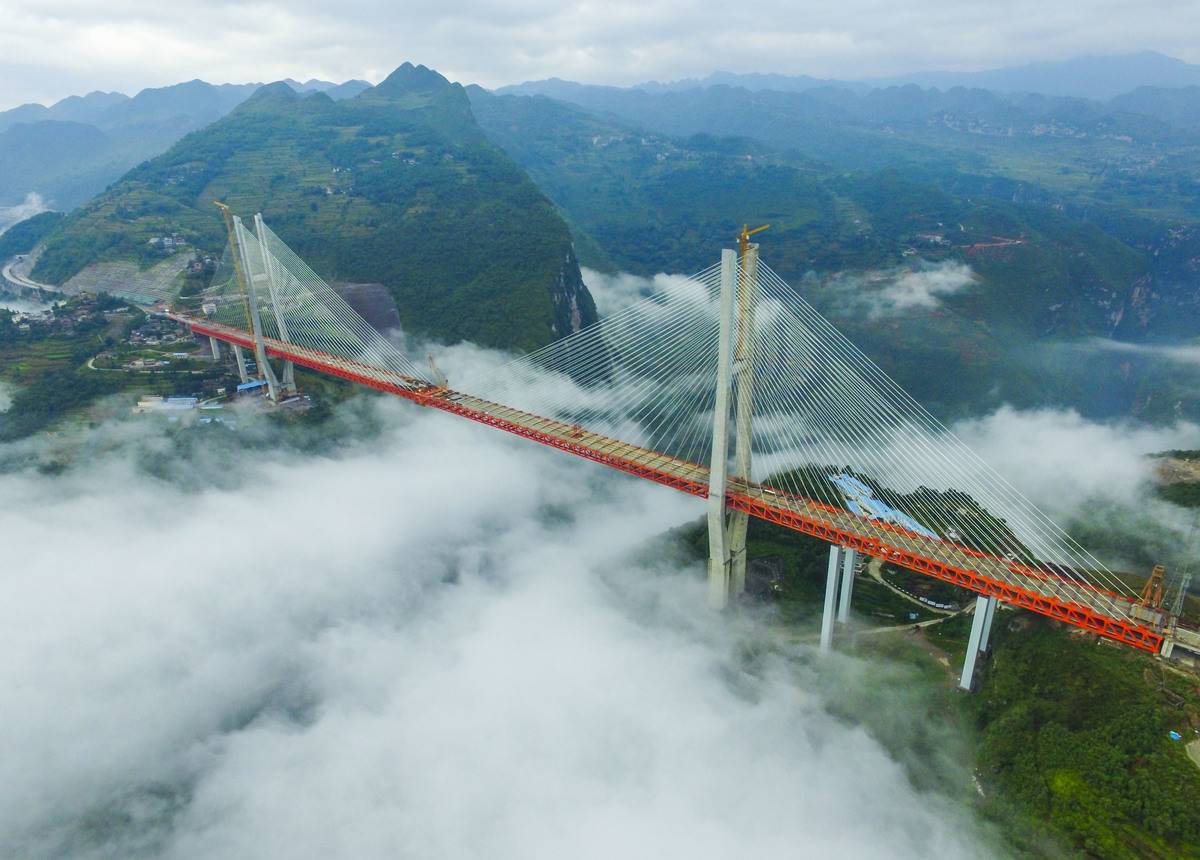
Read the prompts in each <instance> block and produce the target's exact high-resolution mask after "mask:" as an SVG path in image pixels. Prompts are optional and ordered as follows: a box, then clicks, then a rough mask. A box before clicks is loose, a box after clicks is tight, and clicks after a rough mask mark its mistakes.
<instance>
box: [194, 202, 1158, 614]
mask: <svg viewBox="0 0 1200 860" xmlns="http://www.w3.org/2000/svg"><path fill="white" fill-rule="evenodd" d="M257 223H258V225H259V229H258V235H256V234H255V233H254V232H253V231H252V230H250V229H249V228H248V227H246V226H245V225H243V224H241V223H240V222H238V225H237V230H238V242H239V244H240V246H241V248H242V249H243V250H242V256H241V259H242V265H243V267H244V269H245V276H246V278H247V279H248V281H249V283H250V285H251V292H252V293H253V298H252V299H251V298H250V297H249V296H247V295H246V293H245V291H244V290H242V288H241V284H240V283H239V279H238V278H237V277H236V276H235V270H234V266H233V264H232V263H233V261H232V259H231V256H230V253H229V252H227V254H226V257H225V258H224V259H223V260H222V263H221V265H220V267H219V268H218V271H217V273H216V275H215V276H214V278H213V281H212V285H211V286H210V288H209V289H208V291H206V293H205V294H204V296H203V298H202V302H203V309H204V313H205V314H206V315H208V316H210V317H212V318H215V319H216V320H217V321H219V322H222V323H224V324H226V325H233V326H236V327H239V328H243V329H247V330H248V329H249V328H250V320H251V317H252V316H253V314H254V311H255V310H257V312H258V316H259V318H260V320H261V324H262V327H263V330H264V334H265V335H266V336H267V337H270V338H278V339H280V340H285V341H290V342H292V343H295V344H299V345H302V346H306V347H310V348H312V349H317V350H320V351H322V352H326V353H330V354H333V355H337V356H341V357H343V358H347V359H351V360H353V361H357V362H361V363H363V364H368V365H371V366H373V367H376V368H380V369H384V370H389V371H393V372H396V373H400V374H403V375H405V376H409V377H414V378H420V377H421V374H419V373H418V372H417V370H416V367H415V365H414V364H413V362H412V361H410V360H409V358H408V357H407V356H405V355H404V354H403V353H402V352H401V351H400V350H399V349H398V348H397V347H396V346H395V345H393V344H392V343H391V342H390V341H388V340H387V339H386V338H384V337H383V336H382V335H381V334H379V332H378V331H376V330H375V329H374V328H373V327H372V326H371V325H370V324H369V323H367V322H366V321H365V320H364V319H363V318H362V317H361V316H359V315H358V314H357V313H356V312H355V311H354V310H353V309H352V308H351V307H350V305H349V304H348V303H347V302H346V301H345V300H344V299H343V298H342V297H341V296H340V295H339V294H338V293H337V292H336V291H335V290H334V289H333V288H332V287H330V286H329V285H328V284H327V283H325V281H323V280H322V279H321V278H320V277H318V276H317V275H316V274H315V273H314V272H313V271H312V270H311V269H310V268H309V267H308V266H307V265H305V264H304V262H303V261H302V260H301V259H300V258H299V257H298V256H296V254H295V253H293V252H292V250H291V249H290V248H288V247H287V245H286V244H284V243H283V241H282V240H280V239H279V237H278V236H276V235H275V234H274V233H273V232H272V231H271V230H270V228H268V227H266V225H265V224H262V222H261V221H258V222H257ZM720 281H721V271H720V266H719V264H717V265H713V266H711V267H709V268H708V269H705V270H703V271H701V272H698V273H696V274H695V275H693V276H691V277H689V278H680V279H674V280H672V281H669V282H668V285H667V287H666V288H665V289H664V290H662V291H661V292H659V293H657V294H655V295H653V296H650V297H648V298H645V299H643V300H641V301H639V302H636V303H634V304H633V305H631V306H629V307H628V308H626V309H624V310H623V311H621V312H619V313H617V314H614V315H612V316H609V317H606V318H604V319H603V320H600V321H599V322H597V323H596V324H594V325H592V326H589V327H588V328H585V329H583V330H581V331H579V332H576V333H574V334H572V335H569V336H568V337H565V338H562V339H561V340H558V341H555V342H553V343H551V344H549V345H547V346H545V347H544V348H542V349H540V350H537V351H536V352H533V353H530V354H528V355H524V356H521V357H519V358H516V359H514V360H513V361H511V362H509V363H508V364H506V365H504V366H502V367H500V368H497V369H496V370H495V371H494V372H492V373H490V374H487V375H485V376H483V377H482V378H481V379H479V380H477V381H476V382H475V383H473V384H472V388H473V389H474V390H472V391H470V392H468V393H470V394H474V395H477V396H480V397H484V398H486V399H487V400H489V401H491V402H494V403H502V404H505V405H507V406H511V407H515V408H517V409H521V410H524V411H526V412H529V413H532V414H534V415H538V416H543V417H545V418H553V419H556V420H558V421H562V422H566V423H570V424H573V425H577V426H579V427H580V428H583V429H586V430H588V431H591V432H592V433H598V434H601V435H603V436H606V437H609V438H612V439H617V440H620V441H622V442H626V443H629V444H633V445H637V446H640V447H642V448H645V449H649V450H652V451H655V452H658V453H659V454H662V455H666V456H669V457H672V458H675V459H676V460H681V461H685V462H686V463H689V464H695V465H696V466H699V467H707V466H708V460H709V454H710V448H711V439H712V428H713V421H714V416H713V409H714V408H715V407H714V405H715V392H716V381H717V356H718V352H719V350H718V340H719V332H720V324H719V319H718V315H719V306H720V302H719V297H720ZM734 289H735V290H736V291H737V293H738V296H737V298H738V299H739V301H737V302H735V306H738V307H742V308H745V309H746V317H745V319H742V320H734V323H733V325H732V326H731V329H730V331H731V339H733V340H736V339H737V337H738V336H739V326H740V327H741V335H742V336H744V337H747V336H748V344H744V346H748V348H746V349H745V350H744V351H743V352H742V353H741V354H742V355H743V364H741V365H739V366H736V367H734V368H733V372H732V380H733V386H734V389H735V390H734V392H732V393H733V395H734V396H732V397H731V398H730V403H731V404H737V403H738V402H739V401H741V402H743V403H744V402H747V398H745V397H741V396H739V395H741V394H742V392H740V391H738V390H737V387H738V386H740V385H743V384H745V385H750V386H752V390H751V392H750V397H749V398H748V402H749V403H750V404H751V409H752V412H753V423H752V436H751V446H750V447H751V451H750V454H751V456H750V461H751V470H750V474H749V475H742V476H737V475H734V477H735V478H740V479H742V480H744V481H746V482H753V483H755V484H760V485H764V486H768V487H772V488H775V489H776V490H778V491H781V492H784V493H786V494H789V495H790V496H792V497H795V498H796V499H801V500H807V502H810V503H815V504H818V505H825V506H832V507H834V508H837V509H839V510H841V511H847V512H849V513H851V514H853V515H855V516H859V517H861V518H863V519H866V520H871V521H874V522H876V523H878V522H884V523H887V524H889V526H890V527H895V528H899V529H901V530H903V531H904V532H905V533H906V534H907V535H908V539H909V540H910V542H912V541H915V542H917V544H918V545H919V546H920V547H921V552H922V553H923V554H924V555H925V556H926V557H929V558H932V559H935V560H939V561H943V562H946V563H947V564H950V565H953V564H954V563H955V559H959V560H961V558H962V548H963V547H965V548H967V549H969V550H971V551H973V552H976V553H982V554H985V555H987V556H990V557H992V558H993V559H999V560H1002V561H1003V563H1004V564H1006V565H1013V566H1020V567H1021V568H1026V569H1030V570H1032V571H1035V572H1037V574H1038V575H1039V576H1040V578H1041V580H1042V581H1043V583H1044V591H1045V592H1046V593H1047V594H1049V595H1054V596H1057V597H1059V598H1060V599H1062V600H1064V601H1067V602H1071V601H1072V600H1073V599H1075V597H1077V596H1078V587H1079V586H1086V587H1087V588H1089V590H1091V591H1093V592H1095V593H1096V599H1097V600H1099V601H1101V602H1103V601H1108V603H1109V604H1110V607H1111V609H1112V610H1113V613H1114V615H1122V614H1124V613H1123V609H1122V608H1121V607H1120V606H1119V605H1118V602H1119V603H1122V604H1124V605H1125V606H1127V605H1128V603H1127V599H1128V598H1129V597H1132V596H1134V595H1133V593H1132V591H1131V590H1130V589H1129V588H1128V587H1127V586H1126V585H1125V584H1124V583H1123V582H1122V581H1121V580H1120V579H1118V578H1117V577H1116V576H1115V575H1113V574H1112V573H1111V572H1110V571H1108V570H1107V569H1106V568H1105V567H1104V566H1103V565H1102V564H1101V563H1100V562H1099V561H1097V560H1096V559H1095V558H1094V557H1093V556H1091V555H1090V554H1089V553H1088V552H1087V551H1086V550H1085V549H1084V548H1083V547H1081V546H1080V545H1079V544H1078V543H1077V542H1076V541H1074V540H1073V539H1072V538H1071V537H1070V536H1069V535H1068V534H1067V533H1066V532H1065V531H1063V530H1062V529H1061V528H1059V527H1058V526H1057V525H1056V524H1055V523H1054V522H1052V521H1051V520H1050V518H1049V517H1047V516H1046V515H1045V514H1044V513H1043V512H1042V511H1040V510H1039V509H1038V508H1037V507H1036V506H1035V505H1034V504H1033V503H1032V502H1030V501H1029V500H1028V499H1027V498H1025V497H1024V496H1023V495H1022V494H1021V493H1019V492H1018V491H1017V490H1016V489H1015V488H1014V487H1013V486H1012V485H1011V484H1010V483H1008V482H1007V481H1006V480H1004V478H1002V477H1001V476H1000V475H999V474H997V473H996V472H995V471H994V470H993V469H991V468H990V467H989V466H987V464H986V463H984V462H983V461H982V460H981V459H980V458H979V456H978V455H976V454H975V453H974V452H973V451H972V450H971V449H970V448H969V447H968V446H967V445H965V444H964V443H963V442H962V441H961V440H960V439H959V438H958V437H957V436H955V435H954V433H953V432H951V431H950V430H949V429H948V428H947V427H945V426H944V425H943V424H942V423H941V422H939V421H938V420H937V419H936V418H935V417H934V416H932V415H931V414H930V413H929V412H928V411H926V410H925V409H924V408H922V407H921V406H920V404H918V403H917V402H916V401H915V400H914V399H913V398H912V397H911V396H910V395H909V394H908V393H907V392H905V391H904V390H903V389H902V388H901V387H900V386H899V385H897V384H896V382H895V381H894V380H892V379H891V378H890V377H889V376H888V375H887V374H886V373H885V372H884V371H883V370H882V369H880V368H879V367H878V365H876V364H875V363H874V362H872V361H871V360H870V359H869V358H867V356H866V355H864V354H863V353H862V351H860V350H859V349H858V348H857V347H855V346H854V344H852V343H851V342H850V341H849V340H848V339H847V338H846V337H845V336H844V335H842V334H841V332H839V331H838V330H837V329H836V328H835V327H834V326H833V325H832V324H830V323H829V321H828V320H826V319H825V318H824V317H822V316H821V315H820V314H819V313H818V312H817V311H816V310H815V309H814V308H813V307H812V306H811V305H810V304H809V303H808V302H806V301H805V300H804V298H803V297H802V296H801V295H800V294H799V293H798V292H797V291H796V290H795V289H793V288H792V287H791V286H790V285H789V284H787V283H786V282H785V281H784V280H783V279H782V278H780V277H779V275H777V274H776V273H775V272H774V271H772V270H771V269H770V267H769V266H767V265H765V264H763V263H759V265H758V268H757V275H756V276H755V277H754V279H753V282H751V280H750V279H749V278H748V276H747V273H746V272H744V271H742V270H741V269H738V270H737V272H736V281H735V286H734ZM730 347H731V354H733V353H734V352H735V350H733V344H732V343H731V344H730ZM736 408H738V407H737V406H732V407H731V411H733V410H735V409H736ZM726 419H727V420H730V419H731V416H726ZM734 438H735V434H732V433H731V445H732V444H733V442H732V440H733V439H734ZM736 453H737V452H736V451H735V450H731V451H730V457H731V462H736V459H744V458H736ZM735 458H736V459H735ZM729 471H730V474H731V475H732V474H733V469H732V468H730V469H729ZM1108 593H1111V594H1112V597H1108V596H1106V594H1108Z"/></svg>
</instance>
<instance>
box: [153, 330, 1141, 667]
mask: <svg viewBox="0 0 1200 860" xmlns="http://www.w3.org/2000/svg"><path fill="white" fill-rule="evenodd" d="M173 318H174V319H176V320H177V321H179V322H183V323H186V324H187V325H190V326H191V327H192V330H193V331H194V332H196V333H198V334H202V335H207V336H209V337H215V338H217V339H218V340H224V341H227V342H230V343H236V344H238V345H239V346H244V347H252V346H253V339H252V338H251V337H250V336H249V335H248V334H246V333H244V332H242V331H240V330H238V329H234V328H230V327H228V326H224V325H220V324H214V323H207V322H201V321H196V320H192V319H190V318H188V317H181V316H174V315H173ZM267 352H268V353H269V354H271V355H274V356H276V357H277V358H286V359H288V360H290V361H293V362H295V363H296V364H299V365H302V366H304V367H307V368H310V369H311V370H316V371H318V372H321V373H327V374H330V375H332V376H337V377H339V378H341V379H345V380H348V381H350V382H355V383H358V384H360V385H366V386H368V387H370V388H374V389H376V390H379V391H384V392H387V393H389V394H394V395H396V396H398V397H403V398H405V399H407V400H411V401H412V402H414V403H417V404H419V405H421V406H428V407H431V408H434V409H440V410H441V411H443V412H449V413H451V414H454V415H459V416H461V417H463V418H469V419H471V420H472V421H476V422H478V423H480V424H485V425H487V426H489V427H495V428H497V429H499V430H504V431H506V432H508V433H512V434H514V435H517V436H521V437H523V438H525V439H530V440H532V441H534V442H538V443H541V444H543V445H547V446H549V447H552V448H557V449H558V450H560V451H566V452H567V453H569V454H574V455H576V456H578V457H583V458H584V459H587V460H591V461H593V462H596V463H602V464H603V465H605V466H609V467H610V468H614V469H617V470H619V471H622V472H625V473H627V474H630V475H634V476H636V477H639V478H643V479H645V480H648V481H653V482H655V483H657V484H662V485H664V486H667V487H671V488H673V489H676V490H679V491H681V492H684V493H688V494H690V495H693V496H698V497H700V498H704V497H706V496H707V495H708V484H707V482H705V481H700V480H695V479H692V478H688V477H685V476H682V475H677V474H673V473H671V472H668V471H665V470H662V469H657V468H654V467H652V466H648V465H645V464H643V463H638V462H636V461H634V460H631V459H629V458H627V457H621V456H618V455H615V454H612V453H606V452H604V451H601V450H598V449H596V448H593V447H591V446H589V445H586V444H584V443H581V442H578V441H573V440H572V439H571V438H566V439H564V438H561V437H559V436H555V435H553V434H551V433H547V432H544V431H541V430H537V429H535V428H532V427H528V426H525V425H522V424H518V423H515V422H513V421H508V420H506V419H504V418H501V417H499V416H496V415H491V414H489V413H487V412H483V411H480V410H478V409H473V408H471V407H469V406H465V405H463V404H461V403H458V402H456V401H455V400H451V399H448V395H454V394H456V392H451V391H448V390H447V389H444V388H436V387H432V386H429V387H424V388H420V387H414V388H408V387H405V386H403V385H397V384H395V383H391V382H388V381H385V380H381V379H378V378H376V377H375V376H373V375H371V372H373V371H374V372H378V371H379V369H378V368H373V367H370V366H369V365H364V364H361V363H359V362H354V361H351V360H348V359H343V358H341V357H340V356H333V355H330V356H329V359H330V360H329V361H326V360H324V359H323V357H322V354H321V353H320V352H319V351H318V350H313V349H308V348H303V349H297V348H296V347H295V346H294V345H292V344H285V343H282V342H275V341H271V340H268V342H267ZM358 368H361V369H362V370H361V371H360V370H358ZM413 382H414V383H415V384H418V385H420V384H422V383H421V382H420V381H419V380H413ZM424 384H425V385H426V386H427V385H428V384H427V383H424ZM472 399H474V398H472ZM773 492H774V493H775V495H777V496H780V497H790V496H789V494H786V493H784V492H783V491H780V490H773ZM804 501H805V503H806V504H807V506H809V507H812V508H816V509H819V510H829V511H830V512H831V513H833V512H836V513H838V514H844V513H845V512H844V511H841V510H838V509H836V508H830V507H829V506H828V505H823V504H821V503H819V502H811V501H808V500H804ZM726 504H727V505H728V506H729V507H730V508H733V509H735V510H739V511H744V512H746V513H747V514H749V515H750V516H753V517H756V518H758V519H761V520H764V521H765V522H769V523H774V524H776V525H780V526H783V527H785V528H789V529H792V530H793V531H798V532H801V533H803V534H807V535H811V536H813V537H817V538H820V539H821V540H823V541H827V542H829V543H833V544H838V545H839V546H844V547H848V548H851V549H855V550H858V551H859V552H862V553H865V554H867V555H870V556H874V557H875V558H879V559H882V560H883V561H887V562H891V563H892V564H896V565H899V566H900V567H904V568H907V569H909V570H912V571H915V572H916V573H921V574H925V575H926V576H931V577H934V578H936V579H940V580H943V581H944V582H949V583H951V584H953V585H957V586H960V587H962V588H966V589H968V590H970V591H974V592H977V593H979V594H982V595H985V596H987V597H996V598H999V599H1000V600H1002V601H1004V602H1005V603H1011V604H1013V605H1014V606H1020V607H1021V608H1023V609H1028V610H1030V611H1032V612H1037V613H1039V614H1041V615H1045V616H1048V617H1050V618H1054V619H1056V620H1058V621H1063V622H1065V623H1067V624H1071V625H1074V626H1076V627H1081V628H1083V629H1085V630H1089V631H1091V632H1093V633H1096V634H1098V635H1100V636H1104V637H1107V638H1109V639H1114V640H1116V641H1118V642H1123V643H1125V644H1126V645H1132V646H1133V647H1135V648H1140V649H1142V650H1145V651H1150V652H1157V651H1158V650H1159V648H1160V647H1161V645H1162V641H1163V634H1161V633H1159V632H1158V631H1156V630H1153V629H1151V628H1148V627H1143V626H1141V625H1139V624H1136V623H1134V622H1133V621H1130V620H1126V619H1119V618H1112V617H1110V616H1108V615H1104V614H1103V613H1100V612H1097V611H1095V610H1094V609H1092V608H1090V607H1087V606H1082V605H1080V604H1078V603H1071V602H1067V601H1063V600H1060V599H1058V598H1057V597H1051V596H1047V595H1043V594H1038V593H1037V592H1035V591H1031V590H1029V589H1026V588H1022V587H1020V586H1018V585H1014V584H1012V583H1009V582H1003V581H1001V580H997V579H993V578H991V577H988V576H985V575H983V574H981V573H979V572H978V571H974V570H970V569H968V568H963V567H957V566H955V565H952V564H948V563H946V562H944V561H938V560H936V559H933V558H929V557H928V556H925V555H922V554H920V553H917V552H913V551H912V550H910V549H906V548H904V547H902V546H899V545H898V543H897V544H893V543H889V542H888V541H885V540H881V539H880V538H877V537H872V536H868V535H862V534H857V533H855V532H853V531H849V530H846V529H843V528H840V527H838V526H836V525H834V524H833V523H831V522H828V521H824V520H821V519H817V518H815V517H809V516H805V515H803V514H802V513H799V512H798V511H794V510H790V509H788V508H784V507H779V506H775V505H771V504H768V503H766V502H764V501H763V500H761V499H758V498H755V497H753V496H750V495H747V494H745V493H741V492H738V491H737V489H736V488H733V489H730V490H729V491H728V492H727V494H726ZM885 530H886V531H894V532H896V533H897V535H898V536H900V535H906V534H907V532H906V531H905V530H904V529H900V528H891V529H887V528H886V527H885ZM955 548H956V549H957V550H958V551H960V552H962V553H964V554H966V555H970V556H975V557H977V558H981V559H989V560H992V561H1000V562H1002V563H1003V564H1004V565H1005V566H1006V567H1007V568H1008V569H1010V570H1012V571H1013V572H1014V573H1019V574H1022V575H1024V576H1029V577H1035V578H1038V579H1042V580H1049V579H1060V580H1061V579H1062V577H1059V576H1057V575H1055V574H1053V573H1048V572H1046V571H1038V570H1035V569H1033V568H1029V567H1026V566H1023V565H1017V564H1014V563H1013V562H1010V561H1008V560H1006V559H999V558H996V557H994V556H989V555H987V554H985V553H981V552H978V551H976V550H971V549H968V548H967V547H957V546H956V547H955ZM1073 584H1074V583H1073ZM1091 590H1092V591H1095V592H1097V593H1099V594H1103V595H1105V596H1109V597H1115V598H1117V599H1118V600H1122V601H1124V600H1125V598H1122V597H1119V596H1118V595H1114V594H1112V593H1111V592H1107V591H1104V590H1102V589H1097V588H1092V589H1091Z"/></svg>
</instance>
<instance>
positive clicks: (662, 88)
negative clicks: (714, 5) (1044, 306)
mask: <svg viewBox="0 0 1200 860" xmlns="http://www.w3.org/2000/svg"><path fill="white" fill-rule="evenodd" d="M536 83H538V84H542V83H546V82H545V81H540V82H536ZM907 84H915V85H916V86H919V87H922V88H931V87H932V88H937V89H943V90H947V89H952V88H954V87H966V88H968V89H985V90H993V91H995V92H999V93H1038V94H1041V95H1047V96H1071V97H1074V98H1085V99H1094V100H1098V101H1106V100H1108V99H1111V98H1114V97H1115V96H1118V95H1121V94H1122V93H1127V92H1129V91H1130V90H1133V89H1137V88H1139V87H1155V88H1177V87H1194V86H1200V65H1196V64H1193V63H1186V62H1184V61H1183V60H1179V59H1176V58H1175V57H1168V56H1166V55H1165V54H1160V53H1158V52H1156V51H1139V52H1137V53H1132V54H1110V55H1106V56H1088V57H1073V58H1071V59H1067V60H1058V61H1053V62H1040V63H1029V64H1026V65H1022V66H1006V67H1003V68H998V69H987V70H984V71H976V72H952V71H926V72H913V73H909V74H905V75H895V76H892V77H880V78H865V79H861V80H837V79H833V78H814V77H812V76H810V75H780V74H763V73H749V74H737V73H735V72H713V73H712V74H710V75H707V76H706V77H703V78H688V79H683V80H678V81H670V82H667V83H660V82H658V81H648V82H646V83H643V84H638V85H637V87H636V88H637V89H640V90H645V91H646V92H680V91H682V90H693V89H705V88H707V87H712V86H720V85H724V86H731V87H741V88H743V89H747V90H751V91H758V90H774V91H776V92H804V91H806V90H812V89H819V88H821V87H837V88H840V89H850V90H853V91H856V92H866V91H868V90H872V89H887V88H888V87H896V86H905V85H907Z"/></svg>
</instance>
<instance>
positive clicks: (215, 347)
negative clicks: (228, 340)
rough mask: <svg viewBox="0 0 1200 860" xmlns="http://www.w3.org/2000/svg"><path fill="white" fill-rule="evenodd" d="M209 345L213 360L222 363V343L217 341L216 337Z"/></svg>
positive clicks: (210, 339)
mask: <svg viewBox="0 0 1200 860" xmlns="http://www.w3.org/2000/svg"><path fill="white" fill-rule="evenodd" d="M208 345H209V347H210V348H211V349H212V356H213V360H214V361H220V360H221V341H219V340H217V339H216V338H215V337H210V338H209V339H208Z"/></svg>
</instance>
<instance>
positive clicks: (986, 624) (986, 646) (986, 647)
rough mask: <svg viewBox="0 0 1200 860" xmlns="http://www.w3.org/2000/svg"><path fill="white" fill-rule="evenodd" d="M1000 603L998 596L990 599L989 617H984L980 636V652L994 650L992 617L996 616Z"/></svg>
mask: <svg viewBox="0 0 1200 860" xmlns="http://www.w3.org/2000/svg"><path fill="white" fill-rule="evenodd" d="M999 603H1000V601H999V600H997V599H996V598H994V597H993V598H991V599H990V600H988V608H987V617H985V618H984V619H983V633H982V634H980V637H979V653H980V654H986V653H987V652H988V651H991V650H992V619H994V618H995V617H996V606H997V605H998V604H999Z"/></svg>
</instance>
